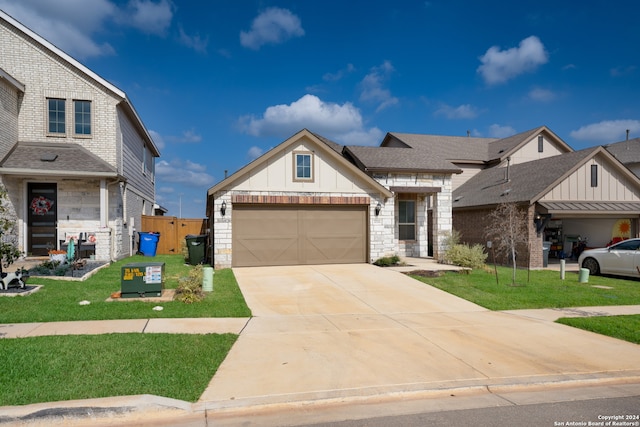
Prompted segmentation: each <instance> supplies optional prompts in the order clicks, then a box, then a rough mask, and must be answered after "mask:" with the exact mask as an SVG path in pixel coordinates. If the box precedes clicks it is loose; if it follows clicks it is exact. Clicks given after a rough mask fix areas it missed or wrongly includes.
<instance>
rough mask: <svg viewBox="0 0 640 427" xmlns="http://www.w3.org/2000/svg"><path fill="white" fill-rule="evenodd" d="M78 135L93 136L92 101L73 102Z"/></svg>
mask: <svg viewBox="0 0 640 427" xmlns="http://www.w3.org/2000/svg"><path fill="white" fill-rule="evenodd" d="M73 113H74V124H75V134H76V135H91V101H73Z"/></svg>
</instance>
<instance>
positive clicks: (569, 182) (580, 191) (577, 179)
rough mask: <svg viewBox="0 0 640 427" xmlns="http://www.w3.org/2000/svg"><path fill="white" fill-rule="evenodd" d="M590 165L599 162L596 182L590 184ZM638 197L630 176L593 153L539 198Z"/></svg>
mask: <svg viewBox="0 0 640 427" xmlns="http://www.w3.org/2000/svg"><path fill="white" fill-rule="evenodd" d="M591 165H597V166H598V185H597V186H596V187H591ZM567 200H570V201H619V202H632V201H633V202H637V201H640V194H639V193H638V191H637V190H634V185H633V184H632V183H631V181H630V179H629V178H628V177H627V176H626V175H625V174H624V173H623V172H621V171H620V170H619V169H617V168H615V167H613V166H612V165H611V163H610V162H608V161H606V160H605V159H604V158H603V157H602V156H595V157H594V158H593V159H591V160H589V161H588V162H586V163H585V164H584V165H582V166H581V167H580V168H578V169H577V170H576V171H574V172H573V173H572V174H571V175H569V176H568V177H567V178H565V179H564V180H563V181H562V182H561V183H560V184H559V185H557V186H556V187H554V188H553V189H552V190H551V191H550V192H549V193H547V194H546V195H545V196H544V197H542V198H541V199H540V201H542V202H544V201H549V202H550V201H567Z"/></svg>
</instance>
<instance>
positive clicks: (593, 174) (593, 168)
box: [591, 165, 598, 187]
mask: <svg viewBox="0 0 640 427" xmlns="http://www.w3.org/2000/svg"><path fill="white" fill-rule="evenodd" d="M591 186H592V187H597V186H598V165H591Z"/></svg>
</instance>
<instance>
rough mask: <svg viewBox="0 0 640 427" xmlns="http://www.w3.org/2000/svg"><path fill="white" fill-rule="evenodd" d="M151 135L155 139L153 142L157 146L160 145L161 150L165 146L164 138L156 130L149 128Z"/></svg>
mask: <svg viewBox="0 0 640 427" xmlns="http://www.w3.org/2000/svg"><path fill="white" fill-rule="evenodd" d="M149 135H150V136H151V139H153V142H155V144H156V147H158V149H159V150H162V149H163V148H164V147H165V144H164V138H163V137H162V135H160V134H159V133H158V132H156V131H155V130H149Z"/></svg>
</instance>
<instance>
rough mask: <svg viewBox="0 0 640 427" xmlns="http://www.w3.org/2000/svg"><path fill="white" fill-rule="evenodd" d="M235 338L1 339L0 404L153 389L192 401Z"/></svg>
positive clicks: (98, 336) (187, 336)
mask: <svg viewBox="0 0 640 427" xmlns="http://www.w3.org/2000/svg"><path fill="white" fill-rule="evenodd" d="M236 339H237V335H234V334H224V335H214V334H211V335H185V334H108V335H79V336H78V335H75V336H74V335H71V336H47V337H35V338H20V339H3V340H0V360H3V361H4V363H3V368H2V375H0V389H1V390H2V393H0V406H9V405H12V406H13V405H26V404H31V403H38V402H54V401H62V400H74V399H89V398H98V397H108V396H126V395H137V394H153V395H157V396H164V397H170V398H174V399H181V400H185V401H189V402H195V401H197V400H198V398H199V397H200V396H201V395H202V393H203V392H204V390H205V388H206V387H207V385H208V384H209V382H210V381H211V378H212V377H213V375H214V374H215V372H216V370H217V369H218V366H219V365H220V364H221V363H222V361H223V360H224V358H225V356H226V355H227V353H228V352H229V350H230V349H231V346H232V345H233V343H234V342H235V340H236Z"/></svg>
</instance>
